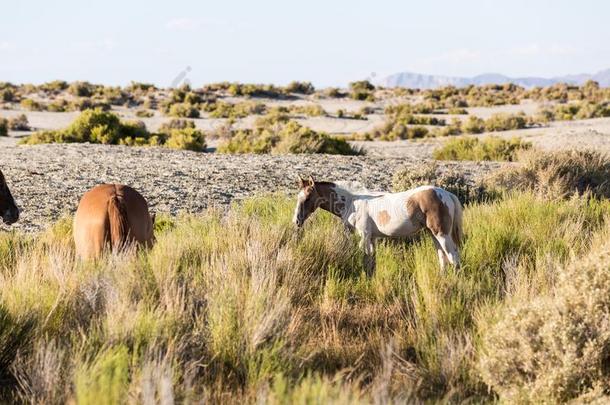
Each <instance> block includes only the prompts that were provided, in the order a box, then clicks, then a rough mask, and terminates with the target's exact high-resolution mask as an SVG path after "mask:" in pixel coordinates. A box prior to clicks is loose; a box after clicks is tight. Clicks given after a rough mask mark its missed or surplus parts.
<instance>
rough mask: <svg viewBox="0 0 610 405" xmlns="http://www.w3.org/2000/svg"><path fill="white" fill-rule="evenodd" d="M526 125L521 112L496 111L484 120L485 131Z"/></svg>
mask: <svg viewBox="0 0 610 405" xmlns="http://www.w3.org/2000/svg"><path fill="white" fill-rule="evenodd" d="M526 125H527V119H526V117H525V115H523V114H504V113H498V114H494V115H492V116H491V117H489V118H488V119H487V120H485V130H486V131H487V132H496V131H510V130H513V129H523V128H525V127H526Z"/></svg>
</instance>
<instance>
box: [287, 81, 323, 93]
mask: <svg viewBox="0 0 610 405" xmlns="http://www.w3.org/2000/svg"><path fill="white" fill-rule="evenodd" d="M284 90H285V91H286V92H287V93H297V94H313V93H314V92H315V91H316V89H315V88H314V87H313V84H311V83H310V82H297V81H293V82H290V83H289V84H288V85H287V86H286V87H285V89H284Z"/></svg>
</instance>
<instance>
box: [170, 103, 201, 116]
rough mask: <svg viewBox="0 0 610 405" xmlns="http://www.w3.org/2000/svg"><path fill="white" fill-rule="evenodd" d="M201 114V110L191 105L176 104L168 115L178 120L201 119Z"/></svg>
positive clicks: (171, 107)
mask: <svg viewBox="0 0 610 405" xmlns="http://www.w3.org/2000/svg"><path fill="white" fill-rule="evenodd" d="M199 114H200V113H199V109H198V108H197V107H196V106H195V105H193V104H189V103H174V104H172V105H171V106H170V107H169V110H168V112H167V115H169V116H170V117H176V118H199Z"/></svg>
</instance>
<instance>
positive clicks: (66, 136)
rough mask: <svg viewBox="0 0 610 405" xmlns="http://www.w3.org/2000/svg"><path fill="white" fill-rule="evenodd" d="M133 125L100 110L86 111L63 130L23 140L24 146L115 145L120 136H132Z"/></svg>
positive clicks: (39, 133) (37, 133) (42, 133)
mask: <svg viewBox="0 0 610 405" xmlns="http://www.w3.org/2000/svg"><path fill="white" fill-rule="evenodd" d="M133 133H134V125H133V124H129V123H122V122H121V120H120V119H119V117H118V116H116V115H115V114H113V113H110V112H105V111H101V110H86V111H84V112H83V113H81V115H79V116H78V117H77V118H76V119H75V120H74V122H72V124H70V126H68V127H67V128H65V129H63V130H57V131H42V132H36V133H34V134H32V135H30V136H29V137H27V138H24V141H23V142H24V143H26V144H37V143H52V142H59V143H64V142H66V143H69V142H91V143H105V144H117V143H118V142H119V140H120V139H121V137H122V136H129V135H133Z"/></svg>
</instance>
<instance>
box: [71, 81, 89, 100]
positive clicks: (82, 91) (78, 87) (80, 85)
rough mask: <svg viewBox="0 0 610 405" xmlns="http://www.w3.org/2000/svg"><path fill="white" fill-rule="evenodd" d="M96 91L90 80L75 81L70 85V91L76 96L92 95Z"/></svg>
mask: <svg viewBox="0 0 610 405" xmlns="http://www.w3.org/2000/svg"><path fill="white" fill-rule="evenodd" d="M94 92H95V86H93V85H92V84H91V83H88V82H74V83H70V86H68V93H70V94H72V95H73V96H75V97H91V96H92V95H93V93H94Z"/></svg>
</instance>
